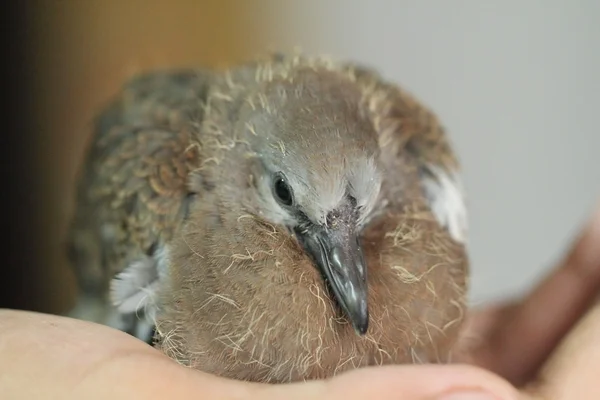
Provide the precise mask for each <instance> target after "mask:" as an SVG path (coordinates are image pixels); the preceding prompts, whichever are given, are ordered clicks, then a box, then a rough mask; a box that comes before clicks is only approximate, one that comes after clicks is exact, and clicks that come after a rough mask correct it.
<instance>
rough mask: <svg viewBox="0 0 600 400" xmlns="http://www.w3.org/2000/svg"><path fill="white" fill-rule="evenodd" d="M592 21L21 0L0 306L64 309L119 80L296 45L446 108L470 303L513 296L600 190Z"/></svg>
mask: <svg viewBox="0 0 600 400" xmlns="http://www.w3.org/2000/svg"><path fill="white" fill-rule="evenodd" d="M16 7H19V6H16ZM6 15H8V14H5V17H6ZM598 21H600V2H596V1H593V0H589V1H584V0H579V1H576V0H572V1H550V0H546V1H541V0H540V1H533V0H531V1H527V2H524V1H518V0H512V1H503V2H481V1H477V0H471V1H466V0H465V1H460V0H455V1H452V2H443V1H427V0H421V1H395V2H392V1H387V0H370V1H358V0H329V1H317V0H304V1H302V2H300V1H298V2H281V1H276V0H257V1H226V0H220V1H216V0H215V1H209V0H206V1H202V0H197V1H192V0H189V1H183V0H182V1H176V0H172V1H168V2H167V1H150V0H147V1H143V0H126V1H118V0H102V1H101V0H87V1H86V0H69V1H66V0H63V1H59V0H54V1H52V0H46V1H40V0H38V1H30V2H27V6H26V8H21V9H15V18H14V19H12V20H11V23H12V24H13V25H15V26H16V27H17V28H18V30H16V31H15V32H18V34H15V35H14V36H13V37H9V38H8V39H9V44H10V47H9V49H10V50H11V51H12V52H13V53H14V57H13V58H12V59H13V61H14V62H15V71H14V74H13V75H9V77H14V79H12V82H11V79H9V82H8V84H9V85H10V84H12V85H13V86H14V90H13V91H14V93H12V92H11V93H12V94H11V96H12V97H11V98H10V99H11V104H12V105H14V106H15V112H14V113H11V114H12V115H7V116H8V117H9V118H11V117H12V118H13V119H14V120H15V122H16V124H15V127H14V128H12V130H11V131H10V132H9V133H10V134H8V135H6V137H5V138H4V139H3V140H5V139H7V138H8V140H9V141H10V140H12V141H14V142H15V146H18V147H14V148H13V147H8V146H3V148H4V149H5V151H6V152H7V156H6V157H5V158H4V159H5V160H6V161H5V162H6V163H7V164H8V166H9V168H7V169H6V168H5V173H6V172H8V174H9V178H10V177H12V180H13V182H14V185H13V187H12V188H11V191H10V193H11V199H12V201H13V206H12V207H11V209H10V212H9V213H8V216H9V218H12V219H11V221H10V230H11V232H10V235H9V241H8V244H9V247H10V254H11V257H10V261H9V262H8V263H6V264H5V265H4V268H5V270H6V271H8V272H9V273H8V274H5V275H4V276H5V277H6V276H10V277H11V278H10V279H0V288H1V289H2V295H3V296H4V297H5V299H4V300H2V301H1V302H0V306H4V307H14V308H24V309H32V310H38V311H43V312H55V313H62V312H64V311H66V310H67V309H68V308H69V307H71V306H72V304H73V300H74V295H75V288H74V281H73V277H72V276H71V272H70V270H69V266H68V265H67V264H66V260H65V255H64V249H63V247H62V246H63V240H64V233H65V229H66V227H67V222H68V219H69V218H70V215H71V212H72V207H73V185H74V181H75V178H76V176H77V173H78V168H79V164H80V163H81V161H82V157H83V151H84V149H85V146H86V144H87V140H88V138H89V134H90V123H91V119H92V118H93V116H94V114H95V113H96V112H97V111H98V109H99V107H101V106H103V105H104V104H105V102H106V101H108V99H109V98H110V96H111V95H112V94H114V93H115V92H116V91H117V90H118V89H119V86H120V85H121V84H122V83H123V81H124V80H125V79H127V78H128V77H130V76H131V75H133V74H135V73H138V72H141V71H143V70H147V69H151V68H157V67H169V66H215V67H221V66H226V65H228V64H231V63H235V62H239V61H243V60H245V59H247V58H249V57H252V56H255V55H257V54H258V53H261V52H264V51H265V50H270V49H278V50H291V49H292V48H293V47H295V46H300V47H301V48H302V50H304V51H305V52H309V53H325V54H328V55H331V56H333V57H335V58H342V59H348V60H354V61H358V62H361V63H364V64H367V65H370V66H372V67H375V68H377V69H379V70H380V71H381V72H382V73H383V74H384V75H385V76H386V77H387V78H389V79H391V80H393V81H395V82H397V83H398V84H400V85H402V86H404V87H405V88H406V89H408V90H409V91H411V92H413V93H414V94H415V95H417V97H418V98H419V99H421V100H422V101H423V102H424V103H426V104H427V105H429V106H430V107H431V108H432V109H433V110H434V111H435V112H436V113H437V114H438V115H439V117H440V118H441V120H442V122H443V123H444V125H445V126H446V128H447V129H448V131H449V134H450V137H451V140H452V142H453V144H454V146H455V148H456V151H457V153H458V155H459V157H460V159H461V161H462V164H463V168H464V180H465V186H466V189H467V192H468V197H469V199H468V200H469V207H470V243H469V251H470V255H471V261H472V268H473V275H472V290H471V298H472V301H473V302H474V303H481V302H482V301H490V300H494V299H498V298H502V297H506V296H512V295H518V294H520V293H522V292H523V291H525V290H527V289H529V288H530V287H531V286H532V285H534V284H535V283H536V282H537V280H538V279H540V278H541V276H542V275H543V274H544V273H545V272H546V271H547V270H548V268H551V267H552V266H553V263H554V262H555V261H556V260H557V259H559V258H560V257H561V256H562V254H563V252H564V251H565V250H566V248H567V247H568V246H569V244H570V241H571V240H572V239H573V235H574V234H576V233H577V231H578V230H579V229H580V227H581V224H582V223H584V222H585V219H586V218H587V217H588V215H589V214H590V212H591V211H592V208H593V207H594V205H595V204H597V202H598V201H599V200H600V133H599V132H600V129H599V128H598V126H599V123H598V114H599V113H600V75H599V71H600V24H599V23H598ZM3 136H5V135H3ZM15 149H16V150H15ZM13 276H14V278H13Z"/></svg>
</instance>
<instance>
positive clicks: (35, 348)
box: [0, 210, 600, 400]
mask: <svg viewBox="0 0 600 400" xmlns="http://www.w3.org/2000/svg"><path fill="white" fill-rule="evenodd" d="M599 211H600V210H599ZM595 244H600V212H598V213H597V214H596V216H595V217H594V223H593V224H592V225H590V228H588V229H587V230H586V231H585V232H584V235H583V236H582V237H581V238H580V240H578V241H577V242H576V244H575V246H574V247H573V250H572V251H571V252H570V253H569V255H568V257H567V258H566V259H565V261H564V262H563V263H561V266H560V267H559V268H558V269H557V270H556V272H555V273H553V274H552V275H551V276H550V277H549V278H548V279H547V280H546V281H545V282H544V283H542V284H541V285H540V286H539V287H538V288H537V289H536V290H534V291H533V292H532V294H530V295H529V296H528V297H527V298H525V299H524V300H523V301H522V302H519V303H513V304H512V305H509V306H505V307H500V308H495V309H488V310H486V311H483V312H480V313H476V314H474V316H473V318H472V319H471V323H470V325H469V329H468V330H467V331H466V335H465V338H469V337H470V338H472V337H478V338H479V339H480V341H479V342H478V343H477V346H476V347H475V348H473V351H472V352H471V353H469V354H468V357H464V358H463V359H462V360H461V361H463V362H469V363H472V364H473V365H471V366H469V365H464V364H463V365H445V366H440V365H418V366H414V365H404V366H390V367H379V368H375V367H373V368H365V369H361V370H355V371H352V372H348V373H344V374H341V375H339V376H337V377H335V378H332V379H329V380H325V381H311V382H306V383H295V384H289V385H264V384H257V383H246V382H241V381H232V380H227V379H223V378H219V377H216V376H211V375H208V374H205V373H202V372H198V371H195V370H191V369H187V368H184V367H181V366H179V365H177V364H176V363H175V362H173V361H172V360H171V359H169V358H167V357H166V356H164V355H163V354H161V353H160V352H159V351H158V350H156V349H154V348H152V347H150V346H148V345H146V344H145V343H143V342H141V341H139V340H137V339H135V338H134V337H132V336H129V335H127V334H125V333H122V332H119V331H115V330H112V329H110V328H108V327H104V326H100V325H96V324H92V323H89V322H83V321H77V320H73V319H68V318H64V317H57V316H51V315H43V314H36V313H28V312H19V311H10V310H0V397H1V398H2V399H35V398H44V399H46V398H54V397H56V398H60V399H70V398H73V399H80V398H85V399H108V398H110V399H111V400H119V399H131V398H140V399H144V400H152V399H163V398H170V399H179V398H181V399H184V398H194V397H200V398H219V399H242V398H243V399H258V398H260V399H282V398H285V399H296V398H298V399H300V398H302V399H305V400H310V399H325V398H327V400H336V399H344V400H352V399H362V398H366V397H372V398H378V399H387V398H389V399H392V398H398V397H400V396H401V397H402V398H403V399H406V400H412V399H415V400H416V399H443V397H441V396H442V395H443V394H445V395H452V394H453V395H455V396H456V397H448V398H447V399H455V400H458V399H473V400H475V399H481V400H484V399H486V398H489V399H506V400H508V399H530V398H540V397H539V396H544V397H543V398H544V399H549V400H550V399H551V400H560V399H567V398H568V399H571V398H577V399H585V398H586V397H585V396H586V395H587V396H591V397H595V393H598V391H600V385H599V384H598V383H597V377H596V376H595V375H596V374H597V371H598V370H600V306H596V307H595V308H593V309H592V310H591V311H588V312H587V315H586V317H584V319H583V320H581V321H580V322H579V324H578V325H577V326H576V327H575V328H573V329H572V330H571V331H570V332H569V333H568V335H567V337H566V339H564V341H563V343H562V345H561V346H560V347H559V348H558V349H557V350H555V351H553V350H554V346H555V344H556V343H557V342H559V341H560V339H561V338H562V337H563V335H564V333H565V332H567V331H568V330H569V329H571V328H572V326H573V324H574V323H575V321H577V319H579V317H580V316H581V315H582V314H583V313H584V312H585V310H586V309H589V305H590V304H591V303H592V299H593V296H595V295H597V293H598V292H599V287H600V246H599V245H596V246H594V245H595ZM594 247H595V248H594ZM465 343H470V342H468V341H465ZM549 355H550V358H549V359H548V361H547V363H546V364H544V366H543V368H542V370H541V372H539V373H538V374H537V375H536V372H537V371H538V368H537V367H538V366H539V365H540V364H541V362H542V361H543V360H544V359H546V358H547V357H548V356H549ZM484 368H485V369H484ZM486 369H489V370H491V371H493V372H496V373H497V374H498V375H496V374H493V373H491V372H488V371H486ZM502 376H504V377H506V379H508V380H509V381H511V382H514V383H515V385H519V386H520V385H521V384H524V383H527V384H528V385H527V386H526V388H525V389H522V390H521V391H517V389H515V387H514V386H512V385H510V384H509V383H508V382H507V381H506V380H504V379H503V378H502ZM531 376H535V377H536V378H537V379H534V380H528V377H531ZM469 392H470V393H472V394H474V393H479V394H480V396H484V394H485V393H487V394H488V396H489V397H467V396H468V395H467V394H466V393H469ZM591 397H590V398H591Z"/></svg>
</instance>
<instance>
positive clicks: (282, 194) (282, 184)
mask: <svg viewBox="0 0 600 400" xmlns="http://www.w3.org/2000/svg"><path fill="white" fill-rule="evenodd" d="M273 192H275V197H276V198H277V200H278V201H279V202H280V203H281V204H283V205H284V206H291V205H292V204H293V203H294V195H293V194H292V189H291V188H290V186H289V185H288V183H287V182H286V180H285V177H284V176H283V175H281V174H277V175H276V176H275V182H274V184H273Z"/></svg>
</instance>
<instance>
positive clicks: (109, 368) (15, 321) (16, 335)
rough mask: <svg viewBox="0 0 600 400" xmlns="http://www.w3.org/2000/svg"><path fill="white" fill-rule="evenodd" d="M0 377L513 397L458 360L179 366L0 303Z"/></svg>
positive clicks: (4, 385)
mask: <svg viewBox="0 0 600 400" xmlns="http://www.w3.org/2000/svg"><path fill="white" fill-rule="evenodd" d="M0 377H1V378H0V393H3V394H7V395H5V396H4V397H3V398H7V399H11V398H61V399H81V398H85V399H92V400H93V399H110V400H120V399H132V398H140V399H144V400H153V399H165V398H168V399H189V398H210V399H213V398H214V399H223V400H228V399H242V398H243V399H248V400H252V399H265V400H270V399H273V400H274V399H282V398H285V399H290V400H294V399H298V400H299V399H303V400H312V399H314V400H317V399H327V400H338V399H339V400H341V399H343V400H353V399H364V398H368V397H373V398H378V399H397V398H399V397H402V398H403V399H406V400H417V399H431V400H433V399H440V400H443V399H444V397H440V396H442V395H445V396H449V395H454V396H458V397H454V398H455V399H456V398H459V399H460V398H469V397H465V396H466V394H465V393H471V394H472V393H477V394H479V395H480V396H481V397H479V398H480V399H481V400H485V399H489V400H493V399H497V400H503V399H506V400H509V399H515V400H516V399H518V393H517V392H516V391H515V389H514V388H512V387H511V386H510V385H509V384H508V383H507V382H505V381H503V380H502V379H500V378H498V377H496V376H494V375H493V374H491V373H489V372H487V371H484V370H481V369H477V368H475V367H469V366H461V365H456V366H397V367H381V368H367V369H362V370H355V371H352V372H350V373H346V374H341V375H339V376H338V377H336V378H334V379H330V380H325V381H311V382H307V383H295V384H289V385H266V384H256V383H254V384H253V383H245V382H241V381H233V380H227V379H223V378H218V377H215V376H211V375H208V374H204V373H201V372H198V371H194V370H191V369H186V368H183V367H181V366H179V365H177V364H175V362H173V361H172V360H170V359H168V358H167V357H165V356H163V355H162V354H160V353H159V352H158V351H156V350H155V349H153V348H151V347H150V346H147V345H146V344H145V343H142V342H140V341H138V340H137V339H135V338H133V337H131V336H128V335H126V334H123V333H121V332H118V331H113V330H112V329H109V328H106V327H102V326H99V325H95V324H91V323H87V322H83V321H76V320H69V319H66V318H62V317H56V316H47V315H42V314H35V313H26V312H16V311H1V310H0ZM32 382H35V385H33V384H32ZM485 395H487V396H488V397H485ZM471 398H473V399H476V398H475V397H471ZM449 399H452V397H450V398H449Z"/></svg>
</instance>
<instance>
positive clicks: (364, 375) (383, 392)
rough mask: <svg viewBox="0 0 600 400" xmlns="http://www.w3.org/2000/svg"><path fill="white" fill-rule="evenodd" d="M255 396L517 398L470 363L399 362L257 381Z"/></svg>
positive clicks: (503, 383) (306, 399)
mask: <svg viewBox="0 0 600 400" xmlns="http://www.w3.org/2000/svg"><path fill="white" fill-rule="evenodd" d="M255 390H256V392H255V393H256V395H257V396H256V399H259V398H260V399H283V398H285V399H294V400H295V399H298V400H300V399H303V400H313V399H314V400H317V399H327V400H354V399H357V400H358V399H378V400H379V399H390V400H391V399H403V400H438V399H439V400H513V399H514V400H517V399H524V397H520V395H519V393H518V392H517V390H516V389H515V388H513V387H512V386H511V385H510V384H508V383H507V382H506V381H504V380H503V379H501V378H500V377H498V376H496V375H494V374H492V373H490V372H487V371H485V370H483V369H479V368H477V367H473V366H468V365H401V366H400V365H399V366H386V367H370V368H363V369H358V370H353V371H350V372H346V373H343V374H340V375H338V376H337V377H335V378H332V379H329V380H325V381H311V382H305V383H294V384H288V385H273V386H263V385H257V386H256V387H255Z"/></svg>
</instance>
